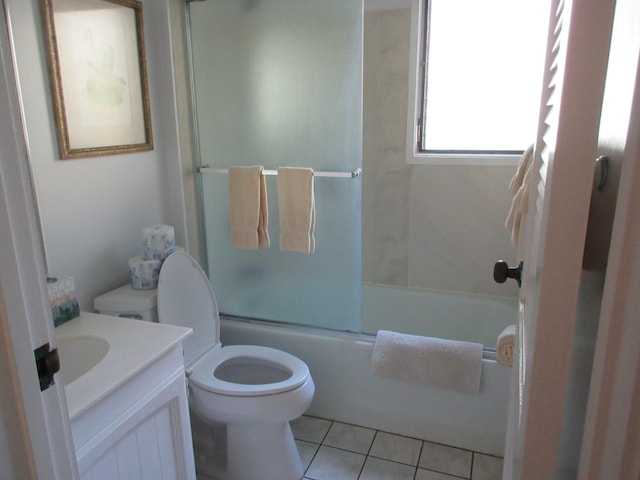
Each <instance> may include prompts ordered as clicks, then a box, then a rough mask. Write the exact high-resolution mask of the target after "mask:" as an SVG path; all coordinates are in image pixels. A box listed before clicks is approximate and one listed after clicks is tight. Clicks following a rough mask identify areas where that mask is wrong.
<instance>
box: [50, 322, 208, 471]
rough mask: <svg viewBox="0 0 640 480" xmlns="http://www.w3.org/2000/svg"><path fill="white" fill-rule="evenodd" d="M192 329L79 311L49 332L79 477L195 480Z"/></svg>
mask: <svg viewBox="0 0 640 480" xmlns="http://www.w3.org/2000/svg"><path fill="white" fill-rule="evenodd" d="M190 334H191V329H189V328H183V327H176V326H172V325H159V324H156V323H149V322H141V321H136V320H129V319H125V318H118V317H113V316H107V315H99V314H94V313H85V312H82V313H81V314H80V316H79V317H78V318H75V319H73V320H71V321H69V322H67V323H65V324H63V325H61V326H59V327H57V328H56V337H57V341H58V350H59V353H60V360H61V364H62V369H61V373H58V374H57V375H56V378H58V376H59V375H60V374H62V376H63V378H64V379H65V383H66V387H65V391H66V396H67V406H68V409H69V417H70V420H71V430H72V433H73V440H74V442H75V449H76V458H77V461H78V470H79V472H80V478H81V479H83V480H84V479H96V480H97V479H109V480H117V479H127V480H132V479H159V478H171V479H180V480H182V479H185V480H186V479H189V480H195V466H194V458H193V446H192V441H191V427H190V423H189V407H188V403H187V393H186V383H185V382H186V379H185V375H184V362H183V355H182V342H183V340H184V339H185V338H186V337H187V336H189V335H190Z"/></svg>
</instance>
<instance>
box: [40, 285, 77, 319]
mask: <svg viewBox="0 0 640 480" xmlns="http://www.w3.org/2000/svg"><path fill="white" fill-rule="evenodd" d="M47 293H48V295H49V302H50V304H51V313H52V314H53V324H54V325H55V326H56V327H57V326H58V325H61V324H63V323H64V322H66V321H68V320H71V319H72V318H76V317H77V316H78V315H80V307H79V305H78V299H77V297H76V287H75V283H74V281H73V277H69V276H67V277H54V276H52V277H47Z"/></svg>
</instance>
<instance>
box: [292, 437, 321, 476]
mask: <svg viewBox="0 0 640 480" xmlns="http://www.w3.org/2000/svg"><path fill="white" fill-rule="evenodd" d="M296 446H297V447H298V453H299V454H300V461H301V462H302V470H303V471H306V470H307V468H308V467H309V465H310V464H311V460H313V457H314V455H315V454H316V452H317V451H318V448H320V446H319V445H318V444H317V443H311V442H305V441H303V440H296Z"/></svg>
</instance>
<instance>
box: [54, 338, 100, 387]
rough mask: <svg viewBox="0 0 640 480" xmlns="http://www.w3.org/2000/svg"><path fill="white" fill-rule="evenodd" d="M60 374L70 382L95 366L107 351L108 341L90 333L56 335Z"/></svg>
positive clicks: (67, 382) (66, 382) (65, 380)
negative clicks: (68, 335)
mask: <svg viewBox="0 0 640 480" xmlns="http://www.w3.org/2000/svg"><path fill="white" fill-rule="evenodd" d="M57 340H58V354H59V355H60V374H61V375H62V378H63V379H64V383H65V384H67V385H68V384H70V383H71V382H73V381H74V380H77V379H78V378H80V377H81V376H82V375H84V374H85V373H87V372H88V371H89V370H91V369H92V368H93V367H95V366H96V365H97V364H98V363H100V360H102V359H103V358H104V357H105V356H106V355H107V352H109V342H107V341H106V340H105V339H104V338H100V337H94V336H90V335H83V336H73V337H58V339H57Z"/></svg>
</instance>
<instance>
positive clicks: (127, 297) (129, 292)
mask: <svg viewBox="0 0 640 480" xmlns="http://www.w3.org/2000/svg"><path fill="white" fill-rule="evenodd" d="M157 305H158V290H157V289H155V288H154V289H151V290H136V289H134V288H133V287H132V286H131V284H129V283H127V284H126V285H123V286H122V287H119V288H116V289H115V290H112V291H110V292H107V293H105V294H104V295H100V296H99V297H96V298H95V300H94V301H93V308H94V309H95V310H96V311H97V312H98V313H101V314H103V315H113V316H115V317H124V318H133V319H136V320H144V321H147V322H156V323H157V322H158V309H157Z"/></svg>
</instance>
